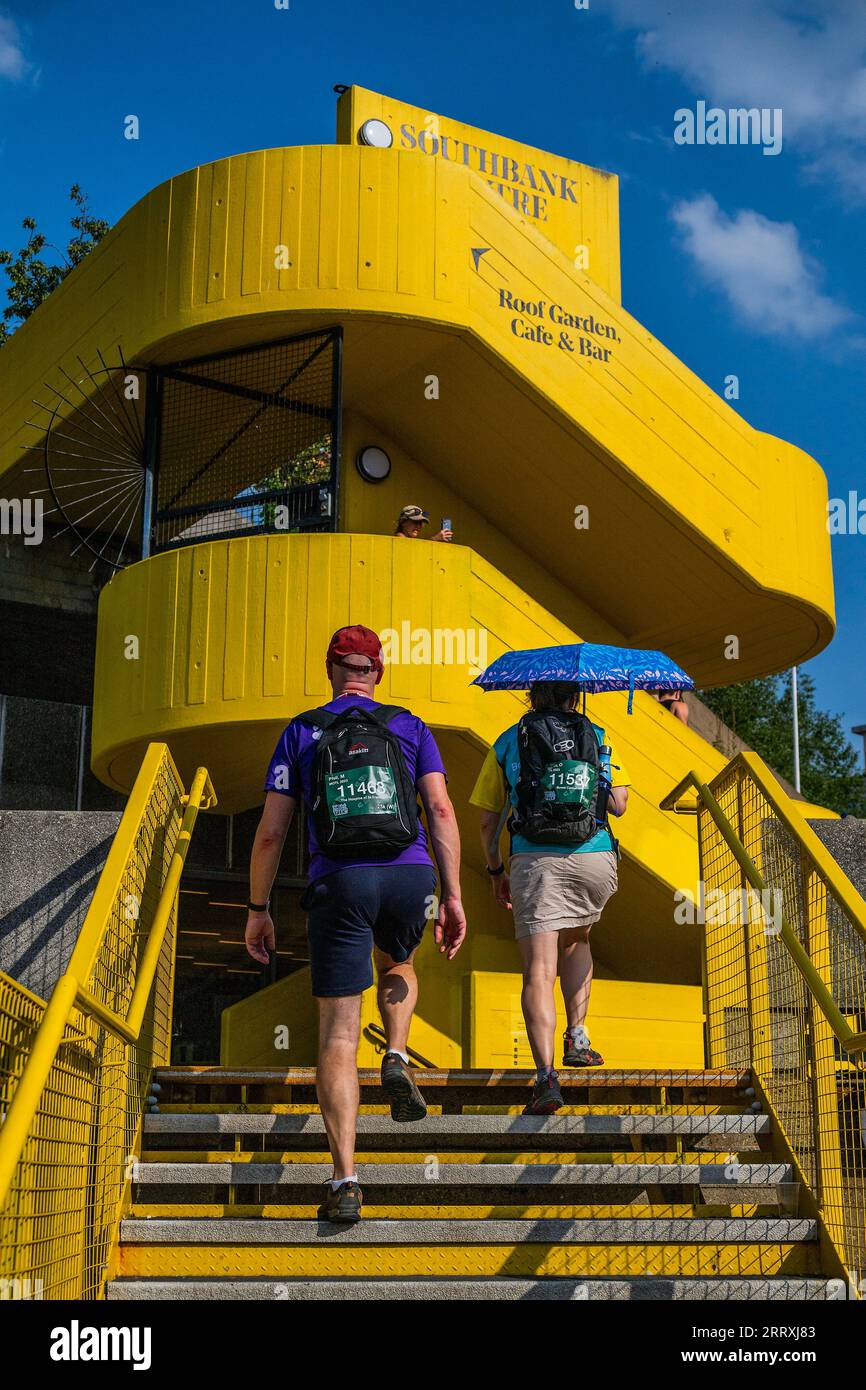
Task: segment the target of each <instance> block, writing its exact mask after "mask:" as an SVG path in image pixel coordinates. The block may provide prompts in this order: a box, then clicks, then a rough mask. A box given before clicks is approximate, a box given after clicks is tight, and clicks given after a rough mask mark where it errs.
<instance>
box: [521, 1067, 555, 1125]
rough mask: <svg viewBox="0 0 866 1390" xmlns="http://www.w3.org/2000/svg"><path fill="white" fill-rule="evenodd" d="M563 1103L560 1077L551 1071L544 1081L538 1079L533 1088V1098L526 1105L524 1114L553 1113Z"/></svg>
mask: <svg viewBox="0 0 866 1390" xmlns="http://www.w3.org/2000/svg"><path fill="white" fill-rule="evenodd" d="M562 1104H563V1100H562V1091H561V1090H560V1089H559V1078H558V1076H557V1075H556V1072H555V1071H552V1072H549V1073H548V1075H547V1076H546V1077H545V1079H544V1080H543V1081H536V1083H535V1085H534V1086H533V1088H532V1100H531V1101H530V1102H529V1104H528V1105H527V1106H525V1107H524V1110H523V1113H524V1115H553V1114H554V1112H555V1111H557V1110H559V1108H560V1107H561V1105H562Z"/></svg>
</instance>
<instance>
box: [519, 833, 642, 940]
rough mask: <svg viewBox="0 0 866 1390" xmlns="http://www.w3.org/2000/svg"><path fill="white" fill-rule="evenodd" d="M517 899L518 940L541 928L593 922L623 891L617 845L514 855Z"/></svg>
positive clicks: (587, 925) (547, 928) (537, 931)
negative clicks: (618, 893) (618, 889)
mask: <svg viewBox="0 0 866 1390" xmlns="http://www.w3.org/2000/svg"><path fill="white" fill-rule="evenodd" d="M510 877H511V902H512V904H513V907H514V934H515V936H516V937H517V939H518V941H519V940H520V938H521V937H524V936H535V935H537V934H538V933H539V932H547V931H564V930H565V929H566V928H567V927H591V926H592V924H593V922H597V921H598V919H599V917H600V916H601V914H602V911H603V909H604V907H605V904H606V903H607V901H608V899H609V898H612V897H613V895H614V893H615V892H616V890H617V873H616V855H615V854H614V853H613V851H612V850H606V849H605V850H598V851H596V850H590V851H587V852H586V853H584V854H581V853H580V852H578V851H575V852H574V853H572V854H535V853H533V854H514V855H512V856H511V870H510Z"/></svg>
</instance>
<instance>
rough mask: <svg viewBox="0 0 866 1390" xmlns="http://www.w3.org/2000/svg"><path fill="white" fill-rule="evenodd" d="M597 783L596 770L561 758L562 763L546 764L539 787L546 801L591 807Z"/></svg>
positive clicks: (585, 764)
mask: <svg viewBox="0 0 866 1390" xmlns="http://www.w3.org/2000/svg"><path fill="white" fill-rule="evenodd" d="M597 781H598V776H597V773H596V770H595V768H594V767H592V766H591V765H590V764H589V763H584V762H575V761H573V760H572V759H570V758H563V760H562V762H559V763H550V764H548V768H547V771H546V772H545V774H544V776H543V778H542V779H541V785H542V786H543V787H544V799H545V800H546V801H561V802H569V803H574V802H577V803H578V804H579V805H583V806H591V805H592V804H593V800H594V798H595V789H596V785H597Z"/></svg>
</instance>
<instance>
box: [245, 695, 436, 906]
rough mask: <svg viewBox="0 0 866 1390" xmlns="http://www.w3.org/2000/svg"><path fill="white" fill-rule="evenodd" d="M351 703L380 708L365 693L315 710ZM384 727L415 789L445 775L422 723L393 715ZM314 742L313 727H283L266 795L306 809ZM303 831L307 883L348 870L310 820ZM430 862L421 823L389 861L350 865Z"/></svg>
mask: <svg viewBox="0 0 866 1390" xmlns="http://www.w3.org/2000/svg"><path fill="white" fill-rule="evenodd" d="M352 705H358V706H359V707H360V708H361V709H378V708H380V706H379V703H378V701H376V700H370V699H368V698H367V696H366V695H338V696H337V699H336V700H329V701H328V703H327V704H326V705H321V706H320V708H321V709H326V710H335V711H337V712H339V711H340V710H344V709H350V708H351V707H352ZM388 727H389V728H390V730H391V732H392V733H393V734H395V735H396V736H397V739H398V740H399V743H400V747H401V749H402V750H403V758H404V761H405V763H406V771H407V772H408V773H409V776H410V777H411V779H412V781H413V782H414V783H415V786H416V787H417V785H418V782H419V779H420V778H421V777H426V775H427V773H428V772H441V773H442V774H443V775H444V773H445V766H444V764H443V762H442V756H441V754H440V752H439V749H438V748H437V746H436V740H435V739H434V737H433V735H432V734H431V732H430V730H429V729H428V728H427V725H426V724H425V723H424V722H423V720H421V719H417V718H416V717H415V715H414V714H409V713H406V714H397V715H395V716H394V718H393V719H392V720H391V723H390V725H389V726H388ZM318 738H319V730H318V729H314V728H313V727H312V725H310V724H302V723H299V721H298V720H297V719H293V720H292V722H291V724H289V725H287V726H286V728H285V729H284V730H283V732H282V734H281V735H280V738H279V742H278V743H277V746H276V748H275V749H274V756H273V757H272V758H271V764H270V767H269V768H268V775H267V777H266V778H265V791H266V792H282V793H283V795H284V796H294V797H300V796H302V797H303V799H304V801H305V802H306V804H307V806H308V807H309V806H310V805H312V800H313V796H312V783H313V759H314V757H315V752H316V742H317V740H318ZM307 828H308V832H309V837H310V882H311V883H312V881H313V880H314V879H317V878H324V876H325V874H332V873H335V872H336V870H337V869H345V868H347V867H348V862H347V860H345V859H331V858H330V857H329V856H328V855H327V854H323V853H322V851H321V850H320V849H319V845H318V841H317V840H316V831H315V828H314V826H313V822H312V818H311V817H308V818H307ZM430 863H432V860H431V858H430V855H429V853H428V850H427V833H426V831H425V829H424V826H423V825H422V824H421V823H420V820H419V823H418V835H417V838H416V840H415V843H414V845H410V846H409V848H408V849H403V850H400V852H399V853H398V854H395V855H394V856H393V857H392V858H390V859H381V858H380V859H369V860H366V859H365V860H359V861H358V862H357V863H355V861H354V860H353V861H352V864H353V866H354V867H355V868H375V867H379V866H381V865H382V864H430Z"/></svg>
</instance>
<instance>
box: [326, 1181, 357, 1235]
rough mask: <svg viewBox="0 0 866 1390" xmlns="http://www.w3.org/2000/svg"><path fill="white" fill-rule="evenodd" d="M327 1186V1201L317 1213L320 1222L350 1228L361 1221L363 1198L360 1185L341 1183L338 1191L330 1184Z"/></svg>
mask: <svg viewBox="0 0 866 1390" xmlns="http://www.w3.org/2000/svg"><path fill="white" fill-rule="evenodd" d="M326 1186H327V1189H328V1190H327V1192H326V1193H325V1200H324V1202H323V1203H322V1205H321V1206H320V1207H319V1210H318V1212H317V1213H316V1215H317V1216H318V1218H319V1220H320V1221H335V1222H338V1223H340V1224H342V1225H344V1226H350V1225H353V1224H354V1223H355V1222H356V1221H360V1220H361V1205H362V1201H363V1198H362V1195H361V1189H360V1187H359V1186H358V1184H357V1183H356V1182H341V1183H340V1186H339V1187H338V1188H337V1189H336V1191H335V1190H334V1188H332V1187H331V1184H330V1183H327V1184H326Z"/></svg>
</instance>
